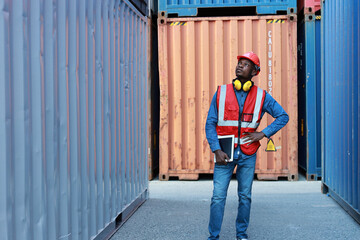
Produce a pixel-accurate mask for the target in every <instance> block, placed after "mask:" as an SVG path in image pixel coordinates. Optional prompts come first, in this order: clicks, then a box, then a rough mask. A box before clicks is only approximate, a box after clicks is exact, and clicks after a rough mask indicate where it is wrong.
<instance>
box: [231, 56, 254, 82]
mask: <svg viewBox="0 0 360 240" xmlns="http://www.w3.org/2000/svg"><path fill="white" fill-rule="evenodd" d="M235 73H236V76H237V77H238V78H239V79H241V78H243V79H250V78H251V77H253V76H255V75H256V70H255V66H254V63H253V62H251V61H250V60H248V59H246V58H242V59H240V60H239V62H238V64H237V65H236V68H235Z"/></svg>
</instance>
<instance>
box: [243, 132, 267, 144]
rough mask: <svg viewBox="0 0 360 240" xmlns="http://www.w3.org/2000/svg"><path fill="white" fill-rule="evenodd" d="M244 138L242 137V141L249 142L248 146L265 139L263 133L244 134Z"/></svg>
mask: <svg viewBox="0 0 360 240" xmlns="http://www.w3.org/2000/svg"><path fill="white" fill-rule="evenodd" d="M244 135H245V137H243V138H242V139H243V140H244V141H246V142H247V141H249V143H248V144H251V143H253V142H257V141H260V140H261V139H263V138H264V137H265V134H264V133H263V132H251V133H250V132H246V133H244Z"/></svg>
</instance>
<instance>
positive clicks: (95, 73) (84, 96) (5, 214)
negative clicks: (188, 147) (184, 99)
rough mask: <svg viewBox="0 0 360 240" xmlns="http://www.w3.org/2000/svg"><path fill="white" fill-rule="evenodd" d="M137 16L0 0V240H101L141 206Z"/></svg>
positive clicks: (142, 45)
mask: <svg viewBox="0 0 360 240" xmlns="http://www.w3.org/2000/svg"><path fill="white" fill-rule="evenodd" d="M138 7H139V6H134V5H133V4H132V3H130V2H129V1H128V0H120V1H110V0H104V1H95V0H88V1H85V0H83V1H62V0H57V1H30V0H24V1H0V9H2V10H4V11H0V96H1V100H0V166H1V167H0V176H1V181H0V195H1V196H2V197H1V204H0V208H1V210H0V215H1V217H0V219H1V220H0V225H1V230H0V232H1V239H6V240H13V239H22V240H29V239H107V238H109V237H110V235H111V234H112V233H113V232H114V231H115V230H116V228H118V227H119V226H121V225H122V224H123V223H124V221H126V219H127V218H129V217H130V216H131V215H132V213H133V211H135V210H136V209H137V208H138V207H139V206H140V205H141V204H142V203H143V202H144V201H145V200H146V199H147V197H148V179H147V170H148V168H147V152H148V151H147V138H146V137H147V134H146V129H147V121H146V120H147V108H146V103H147V81H148V79H147V68H148V66H147V39H148V31H147V30H148V22H147V18H146V16H144V14H143V13H141V12H139V11H138ZM138 86H142V87H138Z"/></svg>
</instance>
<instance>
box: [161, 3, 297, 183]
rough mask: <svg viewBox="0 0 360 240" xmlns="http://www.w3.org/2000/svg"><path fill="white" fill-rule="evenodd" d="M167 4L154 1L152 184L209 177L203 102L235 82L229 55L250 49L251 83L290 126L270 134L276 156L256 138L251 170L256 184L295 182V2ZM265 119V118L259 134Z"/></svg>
mask: <svg viewBox="0 0 360 240" xmlns="http://www.w3.org/2000/svg"><path fill="white" fill-rule="evenodd" d="M168 2H169V1H160V2H159V13H158V16H159V18H158V40H159V74H160V143H159V146H160V150H159V152H160V163H159V165H160V173H159V179H160V180H168V179H169V178H170V177H178V178H179V179H187V180H193V179H198V178H199V174H211V173H213V168H214V156H213V153H212V152H211V150H210V148H209V145H208V143H207V140H206V136H205V122H206V117H207V113H208V109H209V106H210V102H211V99H212V97H213V95H214V94H215V91H216V89H217V86H218V85H222V84H226V83H231V81H232V79H233V78H234V77H235V74H234V72H235V66H236V64H237V58H236V56H237V55H240V54H242V53H245V52H248V51H253V52H255V53H256V54H257V55H258V56H259V57H260V62H261V72H260V74H259V75H258V76H257V77H255V78H254V79H253V80H254V82H255V84H256V85H258V86H259V87H261V88H263V89H264V90H266V91H267V92H268V93H269V94H271V95H272V96H273V97H274V98H275V99H276V100H277V101H278V102H279V103H280V104H281V105H282V106H283V107H284V109H285V111H286V112H287V113H288V114H289V116H290V121H289V123H288V124H287V125H286V126H285V127H284V128H283V129H282V130H281V131H279V132H278V133H277V134H275V135H274V136H273V137H272V139H273V141H274V144H275V147H276V151H274V152H266V151H265V148H266V146H267V139H263V140H262V141H261V145H262V146H261V147H260V149H259V151H258V154H257V163H256V172H255V173H256V175H257V178H258V179H266V180H270V179H271V180H277V179H279V178H286V179H288V180H297V178H298V131H297V125H298V124H297V123H298V120H297V119H298V118H297V116H298V111H297V107H298V105H297V104H298V103H297V16H296V14H295V13H296V12H297V10H296V8H297V6H296V1H295V0H293V1H292V0H289V1H282V2H276V3H273V2H269V1H257V2H256V3H231V4H230V3H222V4H211V3H210V1H209V3H202V4H181V5H180V4H174V3H171V4H170V3H168ZM237 12H238V13H239V14H241V15H242V16H239V15H236V13H237ZM247 12H248V13H249V14H248V15H244V13H247ZM229 14H230V15H232V16H229ZM270 14H277V15H270ZM279 14H280V15H279ZM250 15H251V16H250ZM190 16H192V17H191V18H190ZM272 121H273V119H272V117H271V116H270V115H268V114H266V115H264V118H263V120H262V122H261V124H260V127H259V130H262V129H264V128H265V127H266V126H267V125H269V124H270V123H271V122H272Z"/></svg>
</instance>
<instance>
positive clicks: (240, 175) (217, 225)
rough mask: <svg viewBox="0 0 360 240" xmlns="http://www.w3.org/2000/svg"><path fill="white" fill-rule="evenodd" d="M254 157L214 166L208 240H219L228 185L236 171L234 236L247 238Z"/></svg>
mask: <svg viewBox="0 0 360 240" xmlns="http://www.w3.org/2000/svg"><path fill="white" fill-rule="evenodd" d="M255 162H256V155H253V156H251V157H250V158H247V159H244V160H243V159H239V160H235V161H234V162H231V163H228V164H227V165H218V164H215V169H214V190H213V196H212V198H211V205H210V221H209V233H210V237H209V238H208V239H209V240H210V239H219V235H220V229H221V224H222V221H223V216H224V209H225V202H226V196H227V190H228V187H229V183H230V180H231V177H232V174H233V172H234V168H235V166H237V169H236V179H237V182H238V197H239V205H238V213H237V218H236V236H237V237H239V238H247V234H246V230H247V228H248V226H249V219H250V206H251V188H252V183H253V178H254V171H255Z"/></svg>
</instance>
